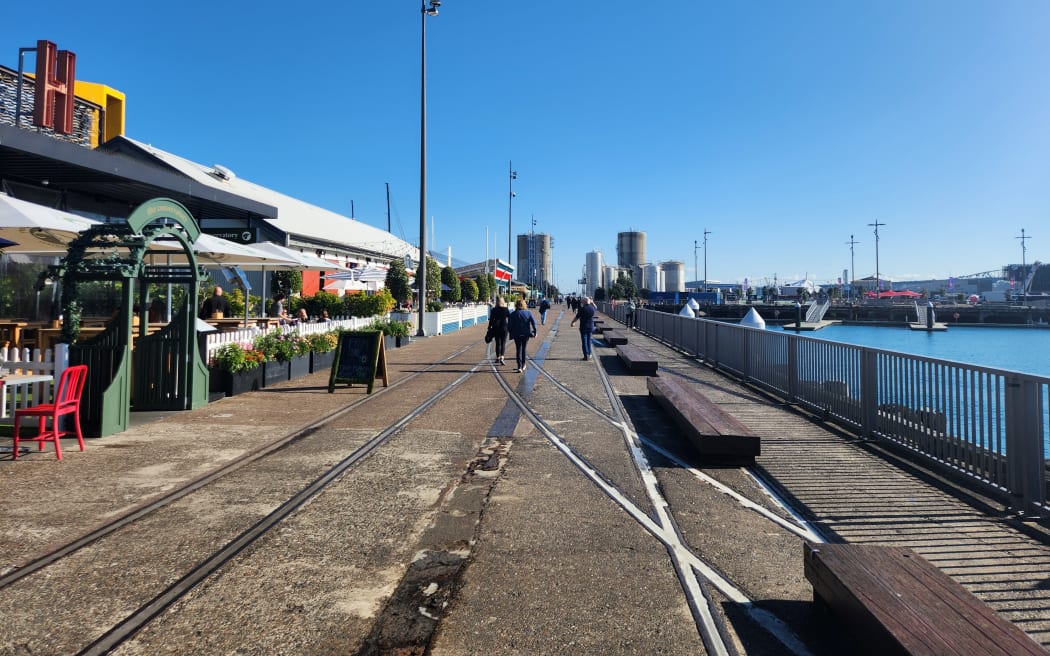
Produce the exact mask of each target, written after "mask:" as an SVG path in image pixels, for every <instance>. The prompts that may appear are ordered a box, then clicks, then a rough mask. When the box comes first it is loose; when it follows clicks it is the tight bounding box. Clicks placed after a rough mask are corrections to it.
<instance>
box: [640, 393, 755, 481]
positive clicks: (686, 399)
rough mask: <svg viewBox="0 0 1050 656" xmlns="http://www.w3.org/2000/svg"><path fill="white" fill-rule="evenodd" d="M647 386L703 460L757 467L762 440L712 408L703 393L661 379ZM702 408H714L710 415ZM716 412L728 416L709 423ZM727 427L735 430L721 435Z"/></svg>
mask: <svg viewBox="0 0 1050 656" xmlns="http://www.w3.org/2000/svg"><path fill="white" fill-rule="evenodd" d="M646 386H647V387H648V389H649V394H650V396H652V397H653V399H654V400H655V401H656V402H657V403H658V404H659V405H660V406H661V407H663V408H664V409H665V410H666V411H667V413H668V414H669V415H670V416H671V418H672V419H673V420H674V421H675V423H676V424H677V425H678V427H679V428H681V429H682V432H683V433H685V436H686V437H687V438H688V439H689V440H690V441H691V442H692V443H693V446H694V447H695V448H696V451H697V453H699V454H700V455H701V456H702V457H704V458H706V459H712V460H716V461H718V462H720V463H733V464H742V465H752V464H754V462H755V457H756V456H758V455H759V454H760V452H761V440H760V439H759V437H758V436H757V435H755V434H754V433H752V432H751V431H750V430H749V429H748V428H747V427H746V426H744V425H743V424H742V423H740V422H739V421H737V420H736V419H734V418H732V417H729V416H728V414H727V413H725V411H724V410H722V409H721V408H718V406H717V405H714V404H712V403H711V401H710V400H709V399H708V398H707V397H706V396H704V395H703V393H702V392H700V391H699V390H697V389H695V388H692V387H689V386H688V385H686V384H684V383H681V382H679V381H677V380H675V379H672V378H663V377H660V376H654V377H650V378H649V379H647V380H646ZM701 405H704V406H711V407H709V408H707V412H706V414H705V413H701V412H699V411H698V407H699V406H701ZM712 408H714V409H717V411H718V413H721V414H722V415H726V416H725V417H720V418H719V420H718V421H716V422H714V423H712V422H710V421H709V419H711V418H712V417H713V416H714V415H716V414H717V413H716V412H715V411H714V410H712ZM726 426H732V427H733V430H732V431H730V432H721V429H722V428H724V427H726Z"/></svg>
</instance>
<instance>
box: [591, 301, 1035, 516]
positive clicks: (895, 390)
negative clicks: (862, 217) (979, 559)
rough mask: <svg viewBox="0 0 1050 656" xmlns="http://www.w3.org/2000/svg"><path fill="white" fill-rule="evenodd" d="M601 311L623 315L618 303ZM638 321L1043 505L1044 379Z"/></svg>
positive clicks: (681, 323) (738, 371) (1018, 501)
mask: <svg viewBox="0 0 1050 656" xmlns="http://www.w3.org/2000/svg"><path fill="white" fill-rule="evenodd" d="M602 309H603V311H604V312H605V313H606V314H607V315H609V316H611V317H612V318H613V319H615V320H617V321H623V320H624V315H625V311H624V308H623V307H622V306H616V307H613V306H609V305H604V306H603V307H602ZM635 322H636V325H637V329H638V330H639V331H641V332H643V333H646V334H648V335H650V336H651V337H653V338H655V339H658V340H660V341H662V342H664V343H666V344H668V345H670V346H672V347H674V348H675V349H677V350H679V351H682V352H684V353H686V354H687V355H690V356H694V357H696V358H699V359H700V360H702V361H704V362H706V363H708V364H710V365H712V366H714V367H716V368H717V369H720V370H723V371H726V372H728V373H731V374H732V375H734V376H736V377H738V378H740V379H742V380H744V381H746V382H748V383H750V384H753V385H755V386H757V387H760V388H762V389H764V390H766V391H767V392H769V393H771V394H773V395H775V396H778V397H780V398H782V399H784V400H786V401H788V402H790V403H793V404H796V405H799V406H801V407H803V408H805V409H807V410H809V411H812V412H815V413H817V414H820V415H821V416H823V417H824V418H826V419H827V420H828V421H830V422H832V423H834V424H837V425H839V426H842V427H844V428H846V429H848V430H850V431H852V432H856V433H858V434H860V435H861V436H863V437H865V438H868V439H872V440H877V441H880V442H884V443H889V444H892V445H895V446H897V447H899V450H900V451H903V452H904V453H906V454H907V455H908V456H909V457H912V458H915V459H918V460H921V461H923V462H925V463H926V464H930V465H933V466H935V467H938V468H942V469H945V470H949V471H951V472H954V473H957V474H962V475H964V477H965V479H966V480H967V482H968V484H969V485H971V486H974V487H976V488H979V489H981V490H982V491H983V492H985V493H988V494H992V495H994V496H997V497H999V498H1002V499H1003V500H1004V501H1006V503H1007V504H1008V505H1009V506H1010V507H1011V509H1013V510H1014V511H1016V512H1020V513H1025V514H1045V513H1046V511H1047V510H1050V508H1048V506H1047V492H1046V488H1047V451H1048V447H1047V444H1048V442H1050V421H1048V417H1047V409H1048V408H1050V378H1045V377H1041V376H1034V375H1030V374H1023V373H1019V372H1014V371H1007V370H1003V369H994V368H990V367H981V366H977V365H969V364H964V363H959V362H952V361H949V360H939V359H935V358H928V357H923V356H918V355H909V354H905V353H898V352H894V351H886V350H881V349H875V348H870V347H863V346H855V345H852V344H841V343H837V342H829V341H825V340H821V339H817V338H813V337H802V336H800V335H795V334H790V333H786V332H777V331H768V330H760V329H755V328H746V327H743V326H738V325H735V324H728V323H722V322H718V321H711V320H706V319H694V318H689V317H683V316H679V315H674V314H667V313H664V312H655V311H652V310H640V311H637V312H636V313H635Z"/></svg>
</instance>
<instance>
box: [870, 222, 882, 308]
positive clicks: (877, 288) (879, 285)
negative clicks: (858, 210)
mask: <svg viewBox="0 0 1050 656" xmlns="http://www.w3.org/2000/svg"><path fill="white" fill-rule="evenodd" d="M868 225H869V226H875V298H876V299H877V300H881V299H882V283H881V282H880V281H879V226H884V225H886V224H885V223H879V222H878V220H876V221H875V223H869V224H868Z"/></svg>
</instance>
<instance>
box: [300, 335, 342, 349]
mask: <svg viewBox="0 0 1050 656" xmlns="http://www.w3.org/2000/svg"><path fill="white" fill-rule="evenodd" d="M306 341H307V343H308V344H309V346H310V352H312V353H328V352H329V351H334V350H335V347H336V346H338V345H339V333H338V332H337V331H334V330H330V331H328V332H326V333H313V334H311V335H307V336H306Z"/></svg>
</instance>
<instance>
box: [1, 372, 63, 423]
mask: <svg viewBox="0 0 1050 656" xmlns="http://www.w3.org/2000/svg"><path fill="white" fill-rule="evenodd" d="M54 380H55V377H54V376H51V375H45V374H29V375H8V376H4V377H2V378H0V418H5V417H10V416H11V414H9V413H13V411H14V410H18V409H19V408H24V407H26V406H28V405H29V388H30V387H31V386H33V385H36V386H37V387H36V392H37V394H36V395H35V401H36V403H41V402H42V397H43V396H46V397H47V399H46V400H47V401H50V400H51V394H50V393H48V394H46V395H45V394H44V392H45V390H48V391H49V388H50V384H51V383H52V382H54Z"/></svg>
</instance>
